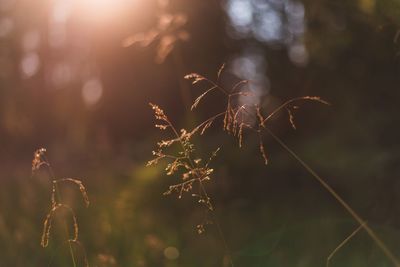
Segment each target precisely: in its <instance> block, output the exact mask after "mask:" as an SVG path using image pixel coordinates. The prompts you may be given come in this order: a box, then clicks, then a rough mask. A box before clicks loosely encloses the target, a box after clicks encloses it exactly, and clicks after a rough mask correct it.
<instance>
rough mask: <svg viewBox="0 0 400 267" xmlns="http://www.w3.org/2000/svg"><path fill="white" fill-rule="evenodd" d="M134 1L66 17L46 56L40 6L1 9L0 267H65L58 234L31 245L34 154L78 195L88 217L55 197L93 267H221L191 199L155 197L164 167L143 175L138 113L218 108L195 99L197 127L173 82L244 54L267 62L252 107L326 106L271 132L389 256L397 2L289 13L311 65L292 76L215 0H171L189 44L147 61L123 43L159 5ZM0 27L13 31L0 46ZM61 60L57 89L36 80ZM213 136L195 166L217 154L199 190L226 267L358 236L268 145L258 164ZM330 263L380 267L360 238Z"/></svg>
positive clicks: (282, 54)
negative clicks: (295, 100) (295, 17)
mask: <svg viewBox="0 0 400 267" xmlns="http://www.w3.org/2000/svg"><path fill="white" fill-rule="evenodd" d="M242 1H244V2H246V0H242ZM6 2H10V3H12V4H11V5H8V6H7V5H6V4H4V3H6ZM141 2H143V3H141V5H138V7H137V9H136V10H129V9H126V10H122V11H121V13H119V15H118V16H117V17H115V18H113V19H112V20H111V21H105V22H104V21H103V22H96V23H94V24H93V22H91V23H88V22H87V21H86V20H85V19H84V18H82V17H79V16H78V15H76V17H74V16H72V17H71V18H70V20H69V21H68V23H67V24H66V26H65V27H66V31H67V33H68V34H67V36H68V38H67V40H69V41H68V42H67V43H66V44H64V45H63V46H61V47H56V48H52V47H51V45H49V43H48V42H49V39H48V38H49V35H50V34H51V31H50V29H51V27H50V26H49V21H50V18H51V14H52V13H51V12H52V11H51V10H52V9H51V7H52V5H51V3H50V1H34V2H31V1H15V2H14V1H1V2H0V3H2V4H0V7H1V13H0V35H1V37H0V38H1V39H0V118H1V119H0V142H1V146H0V148H1V151H2V153H1V154H0V157H1V160H0V266H1V267H3V266H4V267H8V266H23V267H29V266H60V267H62V266H71V261H70V257H69V255H68V249H67V247H65V246H63V245H62V240H63V239H65V237H63V236H62V234H60V233H58V234H57V226H56V227H55V228H54V229H53V230H55V231H54V233H55V234H54V235H52V238H51V239H50V244H49V247H48V248H46V249H43V248H41V247H40V237H41V230H42V224H43V219H44V217H45V215H46V213H47V211H48V209H49V207H50V194H51V192H50V190H51V185H50V182H49V180H48V178H47V177H46V175H45V173H39V174H38V175H36V176H34V177H31V173H30V164H31V156H32V153H33V151H34V150H35V149H36V148H38V147H47V149H48V151H49V158H50V162H51V163H52V165H53V168H54V169H55V172H56V176H57V177H60V178H62V177H76V178H80V179H81V180H82V181H83V182H84V183H85V185H86V188H87V190H88V193H89V197H90V199H91V206H90V207H89V208H88V209H85V208H84V207H83V205H82V204H81V202H80V200H81V199H80V198H79V195H76V194H75V193H74V191H73V190H70V188H69V187H68V186H67V187H66V188H64V189H63V190H65V192H64V193H65V195H66V196H67V201H68V203H70V205H71V206H72V207H73V208H74V210H75V211H76V213H77V217H78V222H79V229H80V240H81V241H82V243H83V244H84V246H85V248H86V250H87V253H88V257H89V261H90V263H91V266H98V267H102V266H135V267H136V266H138V267H142V266H143V267H145V266H166V267H178V266H199V267H200V266H228V265H227V261H226V259H225V260H224V257H225V256H224V255H225V254H226V251H225V250H224V246H223V244H222V242H221V239H220V236H219V234H218V231H217V229H216V227H215V225H210V226H208V228H207V231H206V233H205V234H203V235H197V233H196V231H195V226H196V224H197V223H198V220H199V218H200V217H201V216H202V214H201V212H200V211H199V210H198V209H197V208H196V205H195V203H194V200H193V199H191V198H190V197H184V198H183V199H181V200H178V199H176V198H175V197H174V196H169V197H165V196H163V195H162V193H163V192H164V191H165V190H166V189H167V188H168V186H169V185H170V184H172V183H173V182H174V178H173V177H165V176H164V174H163V170H162V169H161V167H160V169H158V168H145V167H144V165H145V162H146V161H147V160H149V159H150V158H151V150H152V149H153V146H154V144H155V141H156V140H158V139H159V133H158V131H157V130H156V129H155V128H154V127H153V118H152V112H151V110H150V108H149V107H148V102H150V101H151V102H154V103H157V104H159V105H160V106H162V107H163V108H164V109H165V111H166V112H168V114H169V117H170V118H171V119H173V120H174V122H176V124H177V125H180V126H181V127H190V126H193V125H194V124H195V122H199V121H201V120H202V119H204V118H206V117H207V116H208V115H209V114H210V113H211V114H212V113H213V112H219V111H220V110H221V109H223V106H222V105H221V104H220V102H219V99H218V97H216V98H215V99H212V98H208V99H206V101H208V103H207V104H205V105H200V107H199V111H198V112H196V113H195V114H193V113H190V112H189V111H188V110H186V109H185V105H184V103H183V101H182V98H181V91H180V87H182V86H186V89H187V90H189V88H190V86H189V84H186V85H185V84H184V85H182V82H184V81H182V79H181V77H183V75H184V74H186V73H190V72H199V73H202V74H204V75H205V76H207V77H214V76H215V70H217V69H218V66H219V65H220V64H221V63H222V62H228V63H230V62H232V60H233V58H234V57H235V56H237V55H239V54H240V53H241V52H242V51H243V50H244V49H245V48H246V47H249V46H250V47H252V46H257V47H258V49H259V50H261V54H260V55H259V57H260V58H263V59H264V60H265V61H266V65H267V67H266V68H265V70H264V73H262V74H263V75H266V76H267V77H268V79H269V84H270V88H269V94H268V95H267V97H266V100H265V103H264V104H265V105H268V103H272V102H273V101H278V102H279V101H283V100H286V99H289V98H292V97H296V96H301V95H319V96H321V97H323V98H324V99H326V100H328V101H329V102H331V103H332V107H329V108H326V107H320V106H313V105H307V106H304V107H301V109H300V111H299V112H298V113H297V114H296V120H297V125H298V130H297V131H293V130H292V129H291V128H290V125H288V123H287V121H286V120H287V118H286V117H285V116H282V117H281V118H280V119H279V120H277V121H275V122H274V123H273V127H274V129H275V131H276V133H277V134H278V135H279V136H280V137H281V138H282V139H283V140H285V142H287V144H288V145H289V146H290V147H292V148H293V149H294V150H295V151H296V152H297V153H298V154H299V155H300V156H301V157H302V158H303V159H304V160H305V161H306V162H308V163H309V164H310V165H312V166H313V167H314V168H315V169H316V170H318V172H319V173H320V174H321V175H322V176H323V177H325V178H326V179H327V181H328V182H329V183H330V184H331V185H332V186H333V187H334V188H335V189H337V190H338V192H339V193H340V194H341V195H342V196H343V197H344V199H346V200H347V201H348V202H349V203H351V205H352V206H353V207H354V208H355V209H356V210H357V211H359V212H360V213H361V214H362V215H363V217H364V218H366V219H367V220H368V223H369V225H370V226H371V227H372V228H373V229H374V230H376V231H377V233H378V234H379V235H380V236H381V237H382V238H383V239H384V240H385V242H387V244H388V246H389V247H391V248H392V249H393V250H394V251H395V253H397V252H396V248H398V247H399V246H400V231H399V229H400V216H399V214H400V205H399V196H400V182H399V179H398V178H399V177H398V176H399V174H400V165H399V162H400V156H399V155H400V154H399V152H398V151H399V149H400V143H399V141H398V136H399V129H400V128H399V125H400V120H399V116H398V113H399V108H398V106H399V99H400V93H399V92H400V91H399V84H400V75H399V70H400V68H399V63H400V62H399V53H400V38H399V37H398V33H399V30H400V25H399V24H400V2H399V1H395V0H384V1H376V0H358V1H356V0H354V1H328V0H323V1H308V0H304V1H300V2H301V3H302V4H303V5H304V10H305V25H306V30H305V33H304V36H303V37H302V38H303V39H304V40H303V41H304V44H305V47H306V48H307V51H308V57H309V59H308V62H307V64H305V65H303V66H296V65H295V64H294V63H293V62H292V61H291V60H290V58H289V57H288V48H287V47H286V46H285V45H282V44H280V45H277V44H269V43H266V42H263V41H260V40H257V38H254V36H251V35H249V36H247V37H244V38H237V37H235V36H234V35H232V34H231V33H230V31H231V29H230V28H229V18H228V15H227V13H226V8H223V7H224V6H226V3H227V1H222V2H220V1H213V0H207V1H187V0H175V1H171V4H170V10H171V12H178V11H179V12H183V13H185V14H187V16H188V23H187V25H186V26H187V30H188V32H189V33H190V36H191V38H190V40H189V41H187V42H179V43H177V44H176V47H175V48H174V49H175V50H176V51H175V50H174V51H175V52H174V51H173V52H172V54H171V55H170V56H169V57H167V58H166V60H165V62H164V63H163V64H157V63H155V62H154V55H155V53H156V52H155V50H156V47H155V46H154V45H153V46H149V47H145V48H144V47H140V46H132V47H128V48H123V47H122V46H121V41H122V40H123V39H124V38H126V37H127V36H129V35H131V34H134V33H137V32H142V31H146V30H148V29H150V28H151V27H152V26H153V25H154V23H156V22H157V5H156V2H155V1H141ZM254 2H257V1H254ZM266 2H268V3H269V2H271V3H277V2H279V1H272V0H271V1H266ZM6 7H7V8H6ZM132 14H133V15H132ZM4 19H10V20H12V21H13V22H12V23H13V26H12V29H11V30H9V32H8V33H7V35H3V31H4V27H9V26H4V25H6V24H7V22H5V21H7V20H4ZM4 23H6V24H4ZM33 29H34V30H35V31H36V32H38V33H39V36H40V40H41V41H40V43H39V45H38V47H36V48H35V49H36V50H35V52H34V53H36V54H37V55H39V59H40V67H39V68H38V69H37V70H36V71H37V72H36V73H35V74H34V75H31V76H29V77H26V75H25V76H24V68H23V67H21V66H22V65H21V64H22V61H23V59H24V58H25V56H27V55H26V54H27V53H28V54H29V53H33V52H32V51H31V50H29V49H31V48H29V49H28V50H29V51H28V52H27V50H26V49H25V48H23V47H24V44H23V43H21V42H22V40H23V39H24V36H25V33H26V32H29V31H31V30H33ZM29 55H31V54H29ZM174 55H179V57H180V60H181V61H180V62H181V65H179V66H178V63H177V61H176V60H174ZM34 58H35V57H31V58H28V63H29V62H31V61H32V60H33V61H34V60H35V59H34ZM29 60H31V61H29ZM68 60H71V61H72V62H71V61H68ZM59 62H64V63H65V62H69V63H68V64H71V65H70V66H72V67H71V68H72V69H71V73H70V75H71V79H70V80H69V82H68V83H65V84H62V85H60V86H55V85H54V84H52V83H51V82H49V79H50V80H51V78H49V75H50V74H49V73H52V72H51V71H52V70H54V69H55V68H56V67H57V66H58V65H57V64H58V63H59ZM28 65H29V64H28ZM25 72H26V70H25ZM28 73H29V68H28ZM62 73H63V72H62ZM25 74H26V73H25ZM63 75H65V73H64V74H63ZM231 76H233V75H231ZM231 76H229V77H228V78H227V79H230V78H232V77H231ZM51 77H52V76H51ZM62 77H64V76H62ZM93 77H95V78H96V79H100V80H101V83H102V96H101V98H100V100H99V101H98V102H97V103H96V104H94V105H87V103H86V102H85V100H84V98H83V94H82V90H83V87H84V85H85V82H86V80H87V79H93ZM190 94H191V95H192V96H193V98H194V97H195V96H197V95H199V94H200V91H198V89H197V88H193V90H191V93H190ZM271 101H272V102H271ZM218 127H221V128H222V126H220V125H218V124H216V126H215V128H212V129H211V131H210V132H209V133H208V134H206V135H205V136H204V137H202V138H199V139H198V140H197V142H198V143H197V147H199V153H200V154H202V153H204V155H208V154H209V151H212V150H213V149H215V148H216V147H217V146H221V147H222V150H221V153H220V154H219V156H218V158H217V159H216V161H215V162H214V164H213V167H214V169H215V176H214V180H213V181H212V182H210V183H209V192H210V195H211V196H212V197H213V199H214V202H215V205H216V216H217V217H218V221H219V224H220V225H221V228H222V230H223V232H224V235H225V238H226V241H227V243H228V245H229V249H230V251H231V254H232V257H233V261H234V263H235V266H254V267H258V266H260V267H261V266H262V267H264V266H299V267H300V266H323V265H325V261H326V257H327V256H328V255H329V253H330V252H331V251H332V250H333V249H334V248H335V247H336V246H337V245H338V244H339V243H340V242H341V241H342V240H343V239H344V238H345V237H347V236H348V235H349V234H350V233H351V232H352V231H353V230H354V229H355V228H357V224H356V223H355V222H354V221H352V220H351V218H350V217H349V216H348V215H347V214H346V213H345V212H344V211H343V210H342V209H341V208H340V207H339V206H338V205H337V204H336V202H335V201H334V200H333V199H332V198H331V197H330V196H329V195H328V194H327V193H326V192H325V191H324V190H323V189H321V188H320V186H319V185H318V184H316V183H315V182H314V181H313V180H312V179H310V177H309V174H308V173H307V172H306V171H305V170H303V169H302V168H301V167H300V166H299V165H298V164H297V163H296V162H295V161H293V160H292V159H291V158H290V156H289V155H288V154H287V153H286V152H285V151H282V149H281V148H280V147H279V146H278V144H276V143H275V142H273V141H272V140H269V139H268V137H267V142H266V146H267V149H268V153H269V155H270V164H269V165H268V166H266V167H265V166H263V164H262V160H261V159H260V157H259V155H258V148H257V141H256V140H252V139H251V135H250V136H248V137H247V138H246V139H245V143H246V146H245V148H242V149H239V148H238V147H237V144H236V143H235V141H234V140H232V139H231V138H229V137H228V136H226V135H224V134H222V133H220V131H219V130H220V129H219V128H218ZM167 247H175V248H177V249H178V251H179V257H178V258H177V259H176V260H169V259H167V257H166V256H165V255H164V251H165V249H166V248H167ZM397 254H398V253H397ZM399 256H400V255H399ZM331 266H343V267H344V266H382V267H383V266H391V265H390V262H389V261H388V260H387V259H386V258H385V257H384V255H383V254H382V253H381V252H380V250H379V249H378V248H377V247H376V245H375V244H374V243H373V242H372V241H371V240H370V239H369V237H368V236H367V235H366V234H365V233H364V232H360V233H359V234H357V235H356V236H355V237H354V238H353V239H352V240H351V241H350V242H349V243H348V244H347V245H346V246H345V247H344V248H343V249H342V250H340V251H339V252H338V254H337V255H336V256H335V257H334V258H333V259H332V263H331Z"/></svg>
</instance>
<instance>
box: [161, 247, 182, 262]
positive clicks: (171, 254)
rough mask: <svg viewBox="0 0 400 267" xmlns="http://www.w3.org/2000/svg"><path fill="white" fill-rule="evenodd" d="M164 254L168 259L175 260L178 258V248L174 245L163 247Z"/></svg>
mask: <svg viewBox="0 0 400 267" xmlns="http://www.w3.org/2000/svg"><path fill="white" fill-rule="evenodd" d="M164 256H165V257H166V258H167V259H169V260H176V259H177V258H179V250H178V249H177V248H176V247H167V248H166V249H164Z"/></svg>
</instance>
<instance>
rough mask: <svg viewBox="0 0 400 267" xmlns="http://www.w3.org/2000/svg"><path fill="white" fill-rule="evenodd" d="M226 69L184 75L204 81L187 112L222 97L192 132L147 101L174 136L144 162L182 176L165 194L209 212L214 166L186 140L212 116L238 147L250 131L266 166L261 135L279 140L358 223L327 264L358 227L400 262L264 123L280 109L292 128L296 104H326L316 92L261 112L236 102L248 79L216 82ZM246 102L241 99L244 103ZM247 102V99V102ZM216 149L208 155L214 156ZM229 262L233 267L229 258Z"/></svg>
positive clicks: (245, 94) (193, 80) (247, 93)
mask: <svg viewBox="0 0 400 267" xmlns="http://www.w3.org/2000/svg"><path fill="white" fill-rule="evenodd" d="M224 70H225V65H222V67H221V68H220V69H219V71H218V72H217V79H216V81H214V80H211V79H208V78H206V77H204V76H203V75H201V74H198V73H190V74H188V75H186V76H185V77H184V78H185V79H187V80H190V81H191V83H192V84H193V85H195V84H200V83H204V84H205V85H206V87H205V89H204V91H203V93H201V94H200V95H199V96H198V97H197V98H196V99H195V100H194V103H193V105H192V106H191V110H194V109H196V108H197V107H198V106H199V104H200V103H201V102H202V101H203V99H204V98H205V97H206V96H208V95H210V94H211V93H212V92H214V91H216V92H219V93H220V94H222V95H223V96H224V99H225V103H224V106H225V108H224V110H223V111H221V112H220V113H218V114H215V115H214V116H211V117H210V118H208V119H206V120H205V121H203V122H202V123H200V124H199V125H198V126H197V127H195V128H194V129H193V130H191V131H187V130H181V132H180V133H178V131H177V130H176V128H175V127H174V126H173V125H172V123H171V122H170V120H169V119H168V117H167V116H166V115H165V113H164V111H163V110H162V109H161V108H159V107H158V106H157V105H154V104H150V105H151V107H152V108H153V110H154V111H155V117H156V119H157V120H159V121H161V122H162V123H161V124H156V127H157V128H159V129H162V130H167V129H170V130H172V132H173V133H174V138H173V139H168V140H163V141H161V142H159V143H158V150H156V151H153V155H154V156H155V158H154V159H153V160H152V161H150V162H149V163H148V165H154V164H157V163H158V162H159V161H160V160H161V159H166V160H170V162H171V163H168V165H167V168H166V172H167V174H168V175H172V174H174V173H175V172H176V171H177V170H179V169H183V170H184V172H183V175H181V177H180V178H179V179H180V181H179V183H177V184H175V185H171V186H170V187H169V190H168V191H167V192H166V194H170V193H172V192H177V193H178V197H179V198H181V197H182V194H183V193H184V192H193V191H194V190H197V191H195V192H198V193H193V194H192V196H194V197H197V198H199V202H200V203H202V204H203V205H204V206H205V207H206V208H208V210H209V211H213V205H212V204H211V198H210V196H209V195H208V194H207V191H206V189H205V187H204V182H205V181H208V180H210V179H211V178H210V177H211V174H212V172H213V169H210V168H209V161H207V162H206V163H205V164H203V165H202V160H201V159H195V158H192V154H193V152H194V147H195V146H194V144H192V143H191V138H192V137H193V135H195V134H200V135H202V134H204V132H205V131H206V130H207V129H208V128H209V127H211V125H213V124H214V122H215V121H216V120H217V119H221V121H222V129H223V130H224V131H225V132H226V133H228V134H230V135H232V136H234V137H235V138H236V139H237V141H238V143H239V146H240V147H242V146H243V143H244V134H245V132H249V133H253V134H254V135H255V136H256V138H257V141H258V143H259V152H260V155H261V157H262V159H263V161H264V163H265V164H268V161H269V156H268V154H267V149H266V147H265V145H264V141H263V140H264V138H265V136H266V135H269V136H271V137H272V138H273V139H274V140H275V141H276V142H277V143H279V144H280V145H281V146H282V147H283V149H285V150H286V151H287V152H288V153H289V154H290V155H291V156H292V157H293V158H294V159H295V160H296V161H297V162H298V163H300V165H301V166H302V167H303V168H305V169H306V170H307V172H308V173H309V174H310V175H311V177H313V178H314V179H315V180H316V181H317V182H318V183H319V184H320V185H321V186H322V187H323V188H324V189H325V190H327V192H328V193H329V194H330V195H331V196H332V197H333V198H334V199H335V200H336V201H337V202H338V203H339V204H340V205H341V206H342V207H343V208H344V209H345V210H346V211H347V212H348V213H349V214H350V216H351V217H352V218H353V219H354V220H355V221H356V222H357V223H358V225H359V228H357V230H356V231H354V232H353V233H352V234H351V235H350V236H348V237H347V238H346V239H344V241H343V242H342V243H341V244H339V246H338V247H336V248H335V249H334V250H333V251H332V253H331V254H330V255H329V256H328V258H327V264H329V262H330V260H331V259H332V257H333V256H334V254H335V253H336V252H337V251H338V250H339V249H340V248H341V247H343V246H344V244H346V243H347V242H348V241H349V240H350V239H351V238H352V237H353V236H354V235H355V234H356V233H357V232H358V231H359V230H360V229H363V230H364V231H366V233H367V234H368V235H369V236H370V237H371V239H372V240H373V241H374V242H375V243H376V245H377V246H378V247H379V248H380V249H381V250H382V252H383V253H384V254H385V255H386V257H387V258H388V259H389V260H390V261H391V262H392V263H393V264H394V266H397V267H398V266H400V262H399V260H398V259H397V257H396V256H395V255H394V254H393V253H392V251H391V250H390V249H389V248H388V247H387V245H386V244H385V243H384V242H383V241H382V240H381V239H380V237H378V235H377V234H376V233H375V231H374V230H373V229H372V228H371V227H369V226H368V224H367V223H366V221H365V220H364V219H363V218H362V217H361V216H360V215H359V214H358V213H357V212H356V211H355V210H354V209H353V208H352V207H351V206H350V205H349V204H348V203H347V202H346V201H345V200H344V199H343V198H342V197H341V196H340V195H339V194H338V193H337V192H336V191H335V190H334V189H333V188H332V187H331V186H330V185H329V184H328V183H327V182H326V181H325V180H324V179H323V178H322V177H321V176H319V175H318V174H317V173H316V172H315V171H314V170H313V169H312V168H311V167H310V166H309V165H308V164H306V163H305V162H304V161H303V160H302V159H301V158H300V157H299V156H298V155H297V154H296V153H295V152H294V151H293V150H292V149H290V148H289V147H288V146H287V145H286V144H285V142H283V141H282V140H281V139H280V138H279V137H278V136H277V135H276V134H274V132H273V131H272V130H271V129H270V124H269V122H270V121H271V120H272V119H273V118H274V117H276V115H277V114H279V113H281V112H286V113H287V116H288V121H289V123H290V125H291V127H292V128H293V129H296V124H295V117H294V114H295V112H296V110H297V109H299V105H300V104H302V103H303V102H315V103H321V104H324V105H329V103H328V102H327V101H325V100H323V99H321V98H320V97H318V96H301V97H296V98H293V99H289V100H287V101H285V102H283V103H282V104H281V105H280V106H278V107H277V108H276V109H274V110H273V111H272V112H270V113H265V111H263V109H262V108H261V107H260V106H259V105H257V104H241V101H240V99H239V98H242V97H248V96H251V95H252V92H251V90H249V88H248V86H246V85H248V84H249V83H251V81H248V80H241V81H239V82H237V83H236V84H235V85H234V86H233V87H232V88H225V87H224V86H222V84H221V83H220V78H221V75H223V72H224ZM243 102H245V101H243ZM248 102H251V101H248ZM175 143H178V144H180V146H181V150H180V152H179V154H178V155H170V154H167V153H165V152H164V151H165V148H168V147H170V146H171V145H173V144H175ZM215 155H216V152H215V153H213V156H215ZM197 227H198V228H200V229H201V231H199V233H202V232H203V231H204V227H203V225H202V224H200V225H199V226H197ZM230 260H231V266H233V262H232V259H230Z"/></svg>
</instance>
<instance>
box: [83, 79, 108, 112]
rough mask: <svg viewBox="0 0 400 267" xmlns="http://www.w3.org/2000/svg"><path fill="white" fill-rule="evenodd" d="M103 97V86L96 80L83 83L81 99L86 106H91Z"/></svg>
mask: <svg viewBox="0 0 400 267" xmlns="http://www.w3.org/2000/svg"><path fill="white" fill-rule="evenodd" d="M102 95H103V85H102V83H101V81H100V80H99V79H98V78H92V79H90V80H88V81H86V82H85V84H84V85H83V88H82V97H83V100H84V102H85V104H86V105H88V106H93V105H94V104H96V103H97V102H98V101H99V100H100V98H101V97H102Z"/></svg>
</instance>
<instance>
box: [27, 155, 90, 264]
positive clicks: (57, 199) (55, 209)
mask: <svg viewBox="0 0 400 267" xmlns="http://www.w3.org/2000/svg"><path fill="white" fill-rule="evenodd" d="M42 168H43V169H45V170H46V172H47V174H48V176H49V179H50V182H51V184H52V190H51V199H50V211H49V212H48V213H47V215H46V217H45V219H44V222H43V232H42V237H41V242H40V244H41V246H42V247H44V248H45V247H47V246H48V244H49V239H50V233H51V229H52V224H53V221H54V219H55V217H56V215H57V213H59V212H61V211H62V210H64V211H66V212H67V213H68V214H69V215H70V217H71V218H72V228H73V233H72V234H70V231H69V227H68V225H67V222H65V233H66V236H67V240H66V242H67V243H68V246H69V252H70V255H71V260H72V263H73V266H74V267H76V266H77V258H76V255H75V253H74V248H73V246H76V247H77V248H79V249H80V250H82V251H83V253H84V257H83V261H84V265H85V266H87V267H88V266H89V263H88V259H87V256H86V251H85V249H84V247H83V246H82V244H81V243H80V241H79V239H78V238H79V226H78V220H77V217H76V215H75V212H74V211H73V209H72V208H71V207H70V206H69V205H67V204H65V203H64V202H63V200H62V196H61V191H60V186H61V184H64V183H70V184H72V185H74V186H77V187H78V189H79V191H80V193H81V195H82V198H83V201H84V203H85V206H86V207H88V206H89V197H88V194H87V191H86V188H85V186H84V185H83V183H82V181H81V180H79V179H74V178H61V179H57V178H56V176H55V175H54V172H53V169H52V167H51V165H50V163H49V160H48V159H47V157H46V149H45V148H40V149H38V150H36V151H35V152H34V156H33V160H32V175H33V174H35V173H36V172H37V171H38V170H40V169H42Z"/></svg>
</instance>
